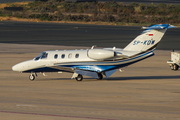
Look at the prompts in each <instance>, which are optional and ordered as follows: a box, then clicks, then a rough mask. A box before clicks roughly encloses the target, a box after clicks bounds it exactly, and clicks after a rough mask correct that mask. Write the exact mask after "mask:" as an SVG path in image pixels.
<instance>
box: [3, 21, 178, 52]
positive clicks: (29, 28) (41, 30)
mask: <svg viewBox="0 0 180 120" xmlns="http://www.w3.org/2000/svg"><path fill="white" fill-rule="evenodd" d="M142 31H143V30H142V29H141V26H115V25H114V26H110V25H88V24H64V23H41V22H38V23H33V22H11V21H1V22H0V43H16V44H42V45H65V46H86V47H91V46H92V45H97V46H98V47H114V46H115V47H119V48H124V47H125V46H126V45H127V44H129V43H130V42H131V41H132V40H133V39H134V38H135V37H136V36H138V35H139V34H140V33H141V32H142ZM179 33H180V28H175V29H168V30H167V32H166V33H165V35H164V37H163V39H162V41H161V42H160V43H159V45H158V46H157V49H159V50H180V47H179V45H180V39H179Z"/></svg>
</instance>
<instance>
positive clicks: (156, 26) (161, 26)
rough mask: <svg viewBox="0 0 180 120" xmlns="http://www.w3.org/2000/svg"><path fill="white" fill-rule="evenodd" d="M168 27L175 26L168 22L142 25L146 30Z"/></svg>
mask: <svg viewBox="0 0 180 120" xmlns="http://www.w3.org/2000/svg"><path fill="white" fill-rule="evenodd" d="M168 28H176V26H174V25H169V24H157V25H151V26H149V27H142V29H146V30H152V29H168Z"/></svg>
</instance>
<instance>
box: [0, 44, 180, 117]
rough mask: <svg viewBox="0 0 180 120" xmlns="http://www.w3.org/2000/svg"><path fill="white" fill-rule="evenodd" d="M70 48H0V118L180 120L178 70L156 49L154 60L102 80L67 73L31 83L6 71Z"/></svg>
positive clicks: (23, 76) (152, 58)
mask: <svg viewBox="0 0 180 120" xmlns="http://www.w3.org/2000/svg"><path fill="white" fill-rule="evenodd" d="M75 48H82V47H75ZM75 48H74V47H67V46H53V45H51V46H48V45H27V44H5V43H0V91H1V93H0V98H1V99H0V119H1V120H12V119H13V120H24V119H26V120H32V119H33V120H72V119H73V120H96V119H97V120H180V101H179V99H180V71H172V70H170V68H169V66H168V64H167V63H166V61H167V60H169V59H170V51H169V50H168V51H161V50H155V56H153V57H150V58H148V59H146V60H144V61H142V62H139V63H136V64H133V65H131V66H129V67H127V68H125V69H124V70H125V71H124V72H119V71H117V72H116V73H115V74H113V75H112V76H111V77H110V78H108V79H106V78H104V79H103V80H96V79H92V78H88V77H85V79H84V80H83V81H81V82H77V81H76V80H71V79H70V78H71V75H72V74H69V73H62V74H58V73H47V75H48V76H46V77H44V76H43V75H42V74H39V76H38V77H37V78H36V80H35V81H30V80H28V76H29V74H21V73H18V72H13V71H12V70H11V67H12V66H13V65H14V64H16V63H19V62H21V61H24V60H28V59H32V58H34V57H35V56H37V55H38V54H39V53H40V52H42V51H44V50H55V49H75ZM84 48H85V47H84Z"/></svg>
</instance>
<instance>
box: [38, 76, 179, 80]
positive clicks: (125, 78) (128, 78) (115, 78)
mask: <svg viewBox="0 0 180 120" xmlns="http://www.w3.org/2000/svg"><path fill="white" fill-rule="evenodd" d="M149 79H152V80H153V79H159V80H161V79H180V76H132V77H109V78H103V79H102V80H107V81H123V80H149ZM39 80H40V81H49V80H75V79H71V78H50V79H49V78H45V79H39ZM83 80H86V81H92V80H93V81H98V80H97V79H94V78H84V79H83Z"/></svg>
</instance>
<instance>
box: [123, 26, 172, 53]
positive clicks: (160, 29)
mask: <svg viewBox="0 0 180 120" xmlns="http://www.w3.org/2000/svg"><path fill="white" fill-rule="evenodd" d="M174 27H175V26H172V25H169V24H157V25H151V26H149V27H142V29H145V30H144V31H143V32H142V33H141V34H140V35H139V36H137V37H136V38H135V39H134V40H133V41H132V42H131V43H130V44H128V45H127V46H126V47H125V48H124V50H126V51H147V50H150V49H153V48H155V47H156V46H157V44H158V43H159V42H160V41H161V39H162V37H163V36H164V34H165V32H166V30H167V29H168V28H174Z"/></svg>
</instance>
